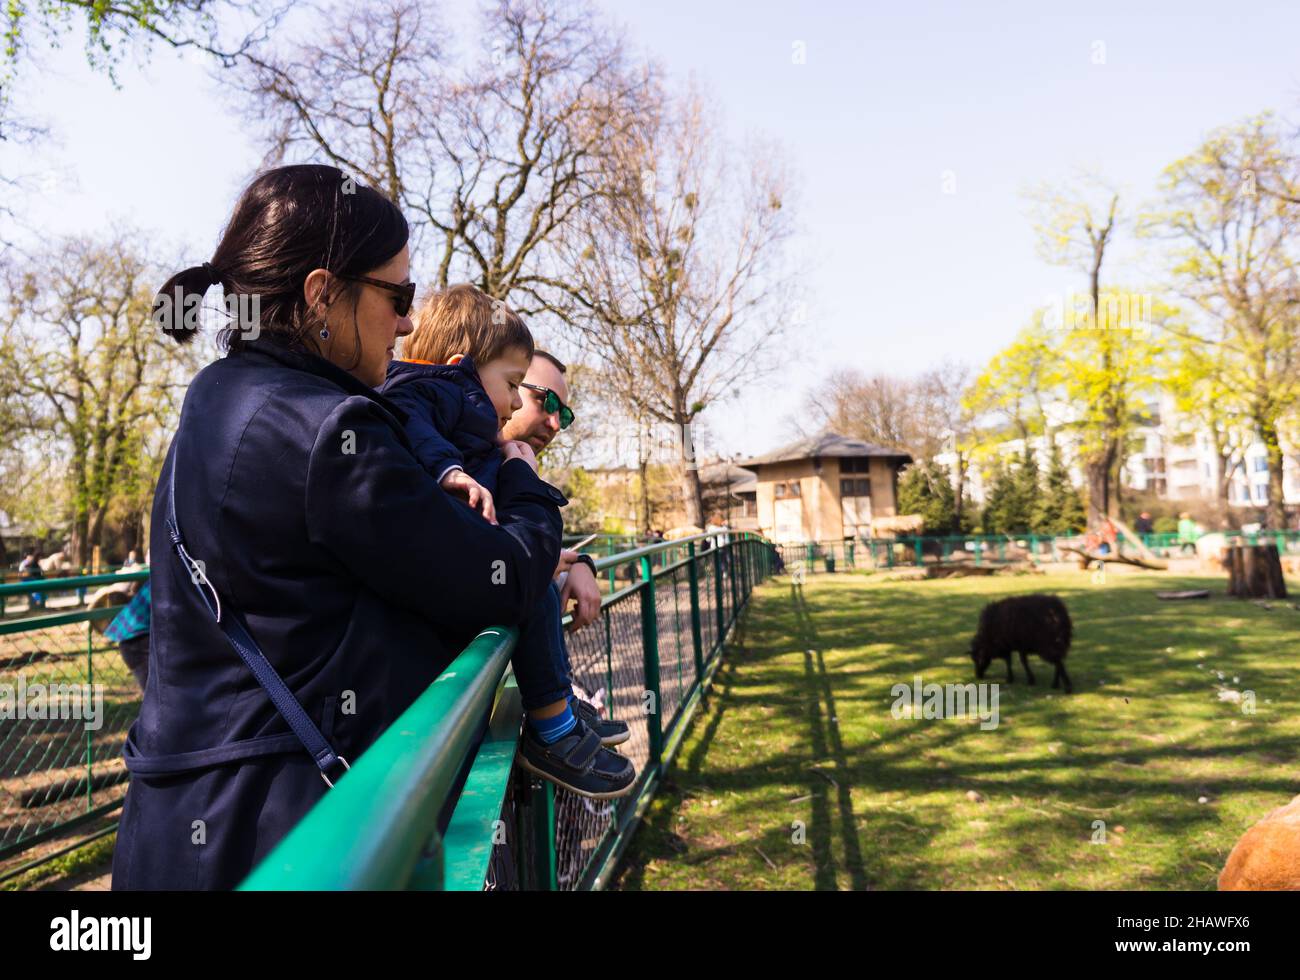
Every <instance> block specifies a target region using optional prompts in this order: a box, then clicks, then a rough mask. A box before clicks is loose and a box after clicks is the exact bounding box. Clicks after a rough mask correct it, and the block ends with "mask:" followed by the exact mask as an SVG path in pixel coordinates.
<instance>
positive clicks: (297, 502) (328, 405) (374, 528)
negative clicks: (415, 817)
mask: <svg viewBox="0 0 1300 980" xmlns="http://www.w3.org/2000/svg"><path fill="white" fill-rule="evenodd" d="M408 276H409V257H408V254H407V225H406V221H405V219H403V217H402V215H401V213H400V212H399V211H398V209H397V208H396V207H395V206H394V205H393V204H392V203H391V202H390V201H388V200H387V199H386V198H384V197H383V196H382V195H380V194H378V193H376V192H375V191H373V190H371V189H369V188H366V187H362V186H358V185H355V184H354V183H352V182H351V181H350V180H349V179H348V178H347V177H346V176H345V175H344V174H343V173H342V172H341V171H339V170H336V169H335V168H333V167H322V166H294V167H281V168H278V169H276V170H272V171H269V172H267V173H264V174H262V175H260V176H259V177H257V178H256V179H255V180H254V181H253V182H252V184H251V185H250V186H249V187H248V189H247V190H246V191H245V192H244V194H243V196H242V197H241V198H240V201H239V203H238V205H237V206H236V208H235V212H234V215H233V216H232V218H231V220H230V224H229V225H228V227H227V228H226V231H225V234H224V236H223V237H222V240H221V243H220V245H219V246H218V247H217V251H216V253H215V254H214V255H213V256H212V258H211V260H210V261H208V262H205V263H203V264H202V265H199V266H195V267H193V268H191V269H187V270H185V271H184V272H182V273H180V274H178V275H176V276H173V277H172V278H171V279H170V280H168V282H167V283H166V284H165V285H164V286H163V288H162V290H161V291H160V293H159V296H158V299H157V301H156V304H155V316H156V318H157V321H158V325H159V327H160V328H161V329H162V330H163V331H164V332H165V333H168V334H169V335H171V336H172V337H173V338H174V339H176V340H178V341H182V342H184V341H187V340H189V339H190V338H191V337H192V336H193V335H194V332H195V330H196V329H197V317H196V316H194V315H193V313H194V307H195V304H196V303H197V300H198V299H199V298H201V297H202V294H203V293H204V292H205V291H206V290H207V289H208V288H209V287H210V286H213V285H221V286H222V287H223V289H224V290H225V293H226V299H227V305H228V307H231V306H233V307H236V308H237V309H238V311H239V313H238V315H237V317H236V322H235V323H234V324H233V325H232V326H230V327H228V328H227V329H226V330H225V331H224V332H223V335H222V337H221V344H222V346H223V347H224V348H225V349H226V351H227V354H226V356H225V357H223V358H221V359H219V360H217V361H215V362H214V363H212V364H210V365H208V366H207V367H206V368H204V369H203V370H202V371H200V372H199V374H198V375H197V376H196V377H195V379H194V381H193V383H192V384H191V385H190V388H189V391H188V392H187V394H186V397H185V404H184V406H183V408H182V410H181V418H180V423H179V426H178V428H177V432H176V435H175V437H174V438H173V439H172V444H171V448H170V450H169V451H168V454H167V458H166V460H165V462H164V464H163V468H162V473H161V476H160V478H159V482H158V489H157V492H156V493H155V497H154V509H153V519H152V520H153V524H152V528H153V533H152V534H151V544H150V548H151V551H150V565H151V567H152V570H153V575H152V598H153V608H152V629H151V641H150V657H149V659H150V669H149V675H148V682H147V686H146V689H145V694H144V703H143V705H142V707H141V710H140V717H139V719H138V720H137V721H136V723H135V724H134V725H133V726H132V728H131V732H130V734H129V735H128V738H127V743H126V749H125V755H126V761H127V768H128V769H130V771H131V786H130V789H129V791H128V792H127V795H126V802H125V806H124V809H123V813H122V821H121V826H120V829H119V830H118V837H117V848H116V851H115V853H114V857H113V887H114V888H157V889H162V888H168V889H171V888H186V889H192V888H232V887H234V886H236V885H238V884H239V882H240V881H241V880H242V879H243V878H244V877H245V876H246V875H247V874H248V873H249V872H250V871H251V870H252V868H253V867H254V866H255V865H256V864H257V862H258V861H260V860H261V859H262V858H263V857H264V856H265V855H266V853H267V852H268V851H269V850H270V849H271V848H272V847H274V845H275V844H276V843H277V842H278V841H279V840H280V839H281V838H282V837H283V836H284V835H285V833H287V832H288V830H289V829H290V828H291V827H293V825H294V824H295V823H296V822H297V821H298V820H299V819H301V818H302V817H303V815H304V814H306V813H307V811H308V810H310V809H311V807H312V805H313V804H314V803H315V802H316V801H317V800H318V799H320V797H321V796H322V795H323V794H324V793H326V792H328V787H329V786H330V785H332V781H333V780H336V779H337V778H339V776H340V775H341V774H342V773H343V772H344V771H345V770H346V768H347V760H348V759H355V758H357V756H359V755H360V754H361V753H362V752H363V751H364V750H365V749H366V748H367V746H369V745H370V744H371V743H372V742H373V741H374V740H375V739H376V738H377V737H378V736H379V734H380V733H381V732H383V730H384V729H385V728H386V727H388V725H390V724H391V723H392V722H393V721H394V720H395V719H396V718H397V717H398V715H399V714H401V712H402V711H403V710H404V709H405V708H406V707H407V706H408V705H409V704H410V703H411V701H412V700H414V698H415V697H416V696H417V695H418V694H419V693H420V692H421V691H423V690H424V689H425V687H427V686H428V685H429V684H430V683H432V682H433V680H434V679H435V678H436V677H437V676H438V674H439V672H440V671H441V670H442V669H443V668H444V667H445V666H446V665H447V664H448V663H450V661H451V660H452V659H453V658H454V657H455V655H456V654H457V653H458V652H459V651H460V649H462V648H463V646H464V645H465V644H466V643H467V642H468V640H469V639H470V638H471V637H472V636H473V634H474V633H475V632H476V631H477V630H479V629H481V628H482V627H483V626H485V625H487V624H491V623H505V624H512V623H516V622H518V621H519V619H520V617H521V615H522V613H523V611H524V610H527V609H529V608H531V607H532V606H533V605H534V604H535V603H536V601H537V600H538V599H539V597H540V596H541V594H542V591H543V590H544V589H545V588H546V587H547V585H548V584H549V581H550V574H551V571H552V570H553V569H554V568H555V564H556V560H557V558H558V555H559V548H560V531H561V522H560V515H559V507H560V506H562V505H563V504H564V502H565V500H564V497H563V495H562V494H560V492H559V491H558V490H556V489H555V488H554V487H551V486H550V485H549V484H547V483H544V482H543V481H542V480H541V479H539V478H538V476H537V474H536V460H535V459H534V458H533V454H532V451H531V449H530V448H528V447H527V446H524V445H521V444H517V443H512V444H509V445H508V446H507V447H506V461H505V463H504V464H503V465H502V467H501V475H500V483H499V485H498V503H497V519H498V521H499V525H492V524H489V523H488V522H486V521H484V520H483V519H482V518H480V517H479V516H478V515H477V514H476V513H474V512H473V511H471V510H470V509H469V508H467V507H465V506H464V505H463V504H461V503H459V502H457V501H455V500H453V499H452V498H450V497H449V496H447V495H446V494H443V493H441V492H439V490H438V486H437V484H436V483H435V482H434V480H433V477H432V476H430V475H429V474H428V473H427V472H426V471H425V470H424V469H423V468H422V467H421V465H420V463H419V462H418V460H417V459H416V458H415V456H414V455H413V454H412V452H411V448H410V443H409V442H408V440H407V437H406V435H405V434H404V432H403V425H402V423H403V420H404V416H403V414H402V412H401V410H400V409H398V408H397V407H396V406H394V405H392V404H390V403H389V402H387V401H386V400H385V399H384V398H383V397H382V396H381V395H378V394H377V393H376V392H375V391H374V390H373V386H375V385H377V384H379V383H380V382H381V381H383V379H384V372H385V370H386V368H387V366H388V362H389V360H390V359H391V358H392V355H393V347H394V345H395V344H396V342H397V338H398V337H400V336H403V335H405V334H407V333H409V332H410V331H411V322H410V320H409V319H408V318H407V314H408V312H409V310H410V306H411V300H412V298H413V295H414V292H415V286H414V285H413V284H412V283H410V282H409V281H408ZM431 555H432V556H438V560H436V561H430V560H429V556H431Z"/></svg>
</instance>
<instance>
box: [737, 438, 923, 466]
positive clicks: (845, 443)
mask: <svg viewBox="0 0 1300 980" xmlns="http://www.w3.org/2000/svg"><path fill="white" fill-rule="evenodd" d="M814 456H820V457H823V458H842V457H845V456H879V457H881V458H882V459H896V460H898V461H899V462H900V463H910V462H912V456H911V454H910V453H907V452H904V451H903V450H901V449H890V448H889V447H888V446H877V445H875V444H874V443H870V442H863V441H862V440H861V439H850V438H849V437H848V436H842V435H840V434H839V433H838V432H829V431H828V432H820V433H818V434H817V435H815V436H809V437H808V438H806V439H800V440H798V441H797V442H792V443H790V445H788V446H783V447H782V448H780V449H778V450H776V451H774V452H770V453H767V454H766V455H764V456H756V457H754V458H753V459H749V460H746V461H745V463H744V465H745V466H749V467H753V466H762V465H764V464H765V463H785V462H789V461H791V460H797V459H812V458H813V457H814Z"/></svg>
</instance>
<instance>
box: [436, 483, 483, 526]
mask: <svg viewBox="0 0 1300 980" xmlns="http://www.w3.org/2000/svg"><path fill="white" fill-rule="evenodd" d="M439 486H441V487H442V488H443V489H444V490H446V491H447V492H448V493H449V494H451V495H452V496H453V497H459V498H460V499H461V500H464V501H465V502H466V503H468V504H469V505H470V506H471V507H473V508H474V509H475V510H479V509H480V508H481V509H482V511H483V516H484V517H485V518H487V519H488V520H489V521H491V522H492V523H493V524H495V523H496V522H497V512H496V507H495V506H494V505H493V503H492V494H491V493H489V492H488V489H487V488H486V487H484V486H483V484H481V483H479V482H478V480H476V479H474V478H473V477H472V476H470V475H469V474H468V473H466V472H465V471H464V470H452V471H451V472H450V473H448V474H447V475H446V476H444V477H443V478H442V482H441V483H440V484H439Z"/></svg>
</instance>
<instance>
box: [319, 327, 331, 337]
mask: <svg viewBox="0 0 1300 980" xmlns="http://www.w3.org/2000/svg"><path fill="white" fill-rule="evenodd" d="M320 339H321V340H329V339H330V326H329V324H328V323H327V324H325V326H323V327H321V328H320Z"/></svg>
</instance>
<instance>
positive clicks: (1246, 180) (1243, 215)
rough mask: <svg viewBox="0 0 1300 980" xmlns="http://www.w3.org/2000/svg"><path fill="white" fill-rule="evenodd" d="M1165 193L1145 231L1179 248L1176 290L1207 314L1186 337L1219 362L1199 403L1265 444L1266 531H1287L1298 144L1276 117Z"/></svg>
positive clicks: (1298, 403) (1197, 155) (1297, 356)
mask: <svg viewBox="0 0 1300 980" xmlns="http://www.w3.org/2000/svg"><path fill="white" fill-rule="evenodd" d="M1164 191H1165V195H1166V199H1165V208H1164V210H1163V211H1162V212H1161V213H1159V214H1156V215H1152V216H1151V217H1150V218H1148V219H1147V221H1146V222H1145V224H1144V228H1145V230H1146V231H1148V232H1149V233H1151V234H1153V235H1156V236H1160V237H1165V238H1169V239H1171V240H1172V241H1173V242H1174V244H1175V251H1174V261H1175V264H1174V266H1173V269H1172V272H1173V276H1174V282H1175V284H1176V287H1177V289H1178V291H1179V292H1180V293H1181V294H1182V295H1183V296H1185V297H1187V298H1188V299H1189V300H1190V301H1191V302H1192V303H1193V304H1194V305H1195V307H1196V308H1197V309H1198V310H1199V311H1200V312H1201V313H1202V314H1203V323H1199V324H1196V325H1194V328H1188V329H1185V330H1184V329H1179V330H1178V332H1179V333H1180V334H1181V335H1182V336H1183V337H1185V338H1188V339H1190V340H1191V341H1192V342H1193V344H1195V345H1200V346H1201V347H1202V348H1203V349H1204V350H1205V351H1207V352H1212V358H1213V360H1212V363H1210V364H1209V365H1207V366H1208V368H1209V371H1208V373H1209V376H1210V377H1211V379H1212V381H1211V383H1209V384H1205V383H1201V384H1200V385H1199V388H1200V392H1199V397H1198V398H1197V400H1198V401H1201V402H1202V403H1205V402H1206V401H1207V400H1213V401H1214V402H1215V404H1214V406H1213V411H1214V412H1216V413H1217V412H1220V411H1227V412H1229V413H1232V414H1236V415H1237V416H1239V417H1240V418H1242V419H1244V420H1245V422H1246V424H1247V425H1248V427H1249V429H1250V430H1251V431H1250V434H1251V435H1252V436H1253V437H1254V438H1257V439H1258V440H1259V441H1260V442H1262V443H1263V444H1264V448H1265V450H1266V451H1267V453H1268V470H1269V472H1268V478H1269V494H1268V495H1269V522H1270V524H1271V525H1272V526H1273V527H1284V526H1285V514H1284V509H1283V482H1282V466H1283V450H1282V434H1283V433H1284V432H1285V431H1286V430H1287V427H1288V425H1289V424H1291V423H1292V422H1293V420H1294V418H1295V416H1296V414H1297V413H1298V412H1300V280H1298V278H1297V273H1296V269H1297V265H1298V264H1300V249H1298V248H1297V245H1296V242H1297V240H1298V239H1300V153H1298V152H1297V149H1296V140H1295V137H1293V136H1291V135H1288V134H1286V133H1284V132H1283V131H1282V129H1281V127H1279V126H1278V124H1277V123H1276V122H1275V121H1274V120H1273V119H1272V118H1271V117H1270V116H1268V115H1262V116H1259V117H1256V118H1253V119H1249V120H1247V121H1246V122H1244V123H1242V124H1240V125H1237V126H1231V127H1225V128H1223V129H1220V130H1217V131H1215V132H1214V133H1212V134H1211V135H1210V137H1209V138H1208V139H1207V140H1206V141H1205V142H1204V143H1203V144H1202V145H1201V146H1200V147H1199V148H1197V150H1196V151H1195V152H1193V153H1191V154H1190V155H1188V156H1186V157H1184V158H1183V159H1181V160H1178V161H1176V162H1175V163H1173V164H1171V165H1170V166H1169V167H1168V169H1167V170H1166V171H1165V179H1164ZM1199 373H1200V374H1202V375H1204V374H1205V373H1206V372H1205V371H1201V372H1199Z"/></svg>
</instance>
